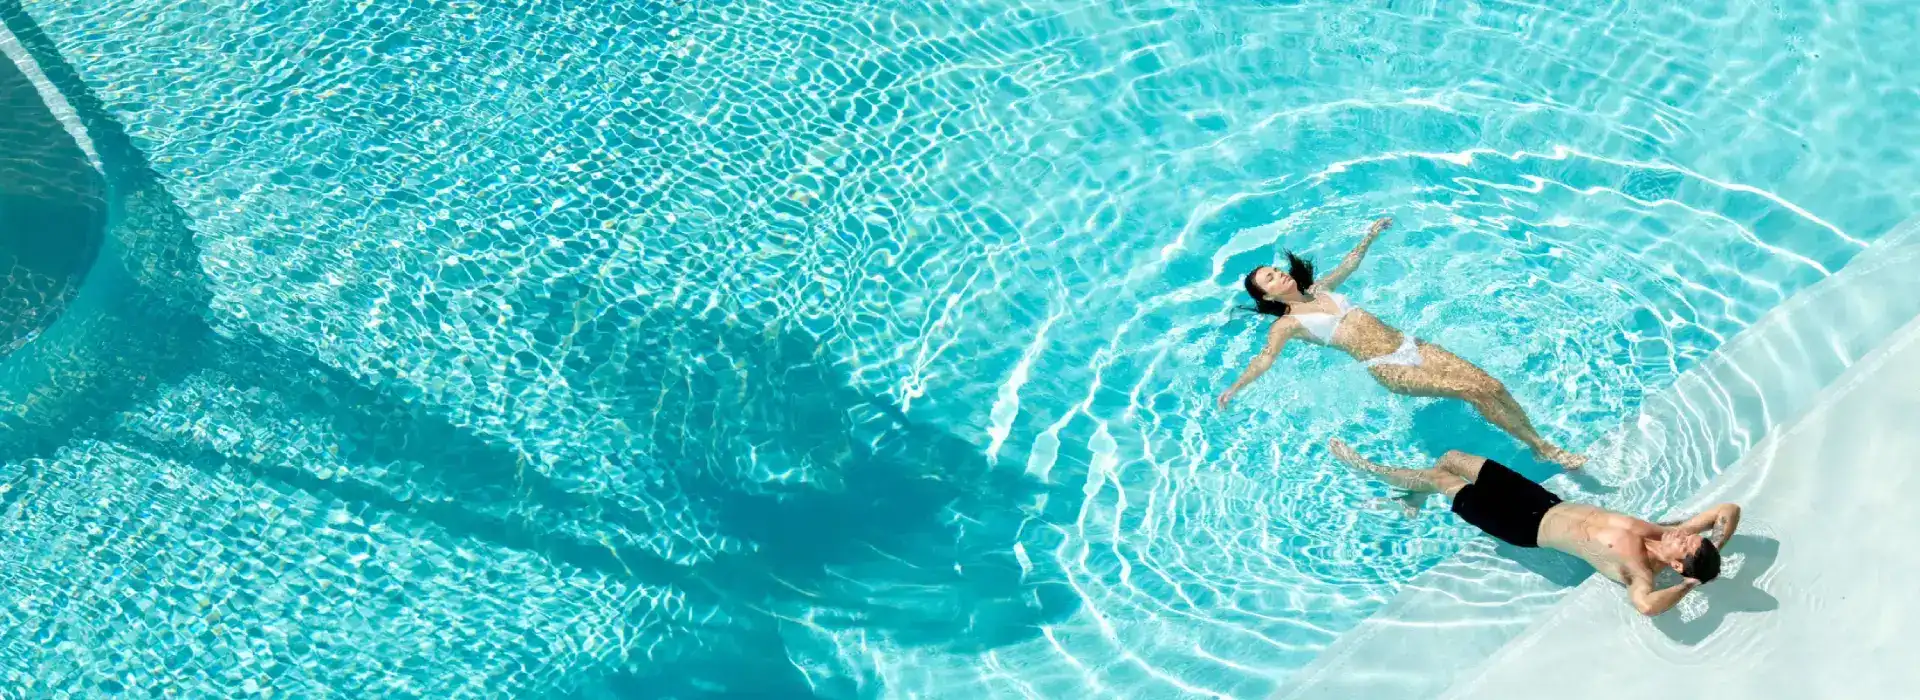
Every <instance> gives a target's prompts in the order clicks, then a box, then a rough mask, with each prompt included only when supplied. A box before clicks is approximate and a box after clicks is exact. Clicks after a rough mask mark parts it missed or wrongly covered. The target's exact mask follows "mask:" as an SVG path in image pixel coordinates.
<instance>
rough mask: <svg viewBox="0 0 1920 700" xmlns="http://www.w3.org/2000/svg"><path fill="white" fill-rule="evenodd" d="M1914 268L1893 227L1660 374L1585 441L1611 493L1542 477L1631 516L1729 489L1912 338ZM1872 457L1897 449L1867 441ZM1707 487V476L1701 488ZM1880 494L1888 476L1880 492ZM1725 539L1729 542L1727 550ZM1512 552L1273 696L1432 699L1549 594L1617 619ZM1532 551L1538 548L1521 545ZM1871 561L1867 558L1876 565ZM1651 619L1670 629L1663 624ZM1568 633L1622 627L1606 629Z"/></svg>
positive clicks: (1429, 592) (1761, 526)
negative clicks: (1690, 361) (1662, 378)
mask: <svg viewBox="0 0 1920 700" xmlns="http://www.w3.org/2000/svg"><path fill="white" fill-rule="evenodd" d="M1915 269H1920V220H1910V221H1908V222H1906V223H1904V224H1901V225H1900V226H1897V227H1895V228H1894V229H1893V230H1892V231H1890V232H1888V233H1887V234H1886V235H1885V236H1883V237H1881V238H1880V239H1879V240H1878V241H1877V242H1876V243H1875V244H1874V245H1873V246H1872V247H1871V248H1869V249H1868V250H1866V251H1863V252H1862V253H1860V254H1859V255H1857V256H1856V257H1855V258H1854V259H1853V260H1852V261H1851V262H1850V263H1849V264H1848V265H1847V266H1846V267H1845V268H1843V269H1841V270H1840V271H1839V272H1838V273H1837V274H1835V275H1833V276H1831V277H1829V278H1827V279H1825V280H1822V281H1821V282H1819V283H1817V284H1815V285H1813V286H1811V287H1809V288H1807V289H1806V290H1804V291H1802V292H1800V293H1799V294H1796V295H1795V296H1794V297H1792V298H1791V299H1788V300H1787V301H1786V302H1784V303H1782V304H1781V305H1780V306H1779V307H1777V308H1775V309H1774V310H1772V311H1770V312H1768V314H1767V315H1766V316H1764V317H1762V318H1761V319H1760V320H1759V321H1758V322H1756V323H1755V324H1754V325H1753V326H1751V327H1749V328H1748V329H1746V330H1745V331H1743V332H1742V333H1741V334H1740V335H1738V336H1736V337H1735V338H1733V339H1732V340H1730V341H1728V342H1727V344H1726V345H1725V346H1723V347H1722V348H1721V349H1720V350H1719V351H1718V352H1716V353H1715V354H1714V356H1713V357H1711V358H1709V359H1708V360H1706V361H1704V362H1702V363H1701V364H1700V365H1699V366H1697V367H1695V368H1694V369H1692V370H1689V371H1688V372H1687V373H1685V374H1684V375H1682V376H1681V377H1680V378H1679V379H1678V380H1676V381H1675V382H1674V384H1673V386H1671V387H1669V388H1668V389H1667V390H1665V391H1663V392H1661V393H1659V394H1657V395H1654V396H1650V397H1648V399H1647V401H1646V402H1645V404H1644V405H1643V408H1642V410H1641V412H1640V414H1639V415H1638V416H1636V417H1635V418H1634V419H1632V420H1630V421H1628V422H1627V423H1626V424H1625V425H1623V426H1621V427H1620V428H1619V429H1618V430H1616V431H1615V433H1614V434H1613V435H1611V436H1610V437H1609V438H1607V439H1606V440H1603V441H1602V443H1603V444H1601V445H1597V446H1596V449H1594V450H1593V453H1594V455H1595V464H1594V465H1593V466H1592V467H1590V469H1589V471H1591V472H1592V473H1593V475H1594V476H1595V477H1597V478H1598V479H1599V480H1600V481H1603V482H1606V483H1608V484H1613V485H1615V487H1616V490H1611V491H1608V490H1605V489H1596V488H1592V487H1591V486H1590V483H1591V482H1585V483H1583V482H1581V481H1577V480H1573V479H1570V478H1568V477H1566V476H1557V477H1555V478H1554V479H1552V480H1550V481H1549V482H1548V484H1549V486H1550V487H1551V488H1553V489H1555V490H1556V491H1559V492H1561V493H1563V494H1566V495H1567V496H1569V497H1570V498H1575V499H1579V500H1582V501H1586V502H1594V503H1600V504H1604V505H1606V506H1608V507H1611V508H1615V509H1619V510H1622V511H1625V512H1630V513H1636V514H1642V515H1649V514H1652V515H1663V514H1668V513H1670V512H1675V511H1676V507H1678V506H1683V505H1691V504H1692V503H1693V502H1694V501H1696V500H1699V499H1701V498H1715V499H1716V500H1725V499H1726V498H1729V497H1733V496H1731V495H1729V494H1731V492H1728V493H1727V494H1720V491H1721V488H1720V484H1721V483H1723V482H1729V480H1732V479H1736V478H1738V479H1749V478H1751V479H1758V478H1759V477H1761V476H1765V472H1766V471H1767V467H1766V466H1764V465H1771V464H1773V463H1774V461H1775V458H1774V457H1772V456H1770V450H1772V449H1773V447H1772V446H1773V445H1775V444H1776V442H1777V441H1770V439H1769V438H1770V436H1774V435H1779V434H1784V433H1783V430H1784V429H1785V428H1787V427H1788V426H1793V425H1795V424H1796V423H1797V422H1798V421H1800V419H1801V418H1802V417H1803V416H1809V415H1812V416H1814V417H1813V418H1809V419H1808V420H1817V419H1820V418H1821V417H1822V416H1825V415H1827V410H1826V409H1823V408H1819V407H1820V406H1824V405H1826V404H1827V403H1830V402H1831V399H1832V394H1833V391H1837V390H1841V389H1840V388H1839V387H1841V386H1842V385H1844V384H1846V383H1847V382H1849V381H1855V380H1856V379H1858V378H1859V377H1860V375H1861V373H1862V372H1868V371H1871V370H1870V368H1868V367H1867V366H1866V364H1862V363H1863V361H1865V360H1867V359H1868V358H1869V357H1870V356H1872V357H1874V358H1877V359H1876V360H1874V364H1875V366H1879V363H1883V362H1884V360H1885V358H1886V357H1888V356H1887V355H1886V354H1885V352H1879V354H1876V353H1877V350H1876V349H1878V348H1882V346H1885V345H1890V344H1896V345H1897V344H1902V343H1911V341H1912V338H1913V334H1914V330H1913V329H1912V328H1911V327H1909V325H1908V324H1909V322H1911V321H1913V320H1914V319H1915V318H1916V317H1920V276H1915V275H1914V274H1913V273H1912V271H1913V270H1915ZM1903 328H1904V330H1903ZM1890 338H1893V339H1894V340H1891V341H1890V340H1889V339H1890ZM1903 347H1904V346H1903ZM1915 354H1916V353H1915V352H1908V353H1907V355H1908V356H1909V357H1908V359H1907V360H1905V362H1906V363H1907V364H1911V363H1913V362H1914V359H1913V358H1912V357H1911V356H1912V355H1915ZM1895 364H1896V365H1898V364H1899V362H1896V363H1895ZM1856 365H1858V366H1856ZM1843 377H1844V378H1847V379H1844V380H1843ZM1865 381H1871V380H1865ZM1889 384H1890V385H1895V384H1896V382H1893V381H1889ZM1909 395H1914V394H1912V393H1911V392H1909ZM1885 403H1886V402H1885V401H1882V402H1881V404H1877V405H1884V404H1885ZM1888 410H1891V409H1888ZM1898 415H1901V414H1897V413H1893V414H1889V415H1888V417H1886V418H1882V419H1881V420H1883V421H1884V420H1896V419H1897V418H1896V417H1895V416H1898ZM1842 425H1844V423H1842ZM1862 425H1863V426H1865V425H1869V424H1866V423H1862ZM1871 425H1876V426H1877V425H1879V424H1877V423H1876V424H1871ZM1863 434H1866V433H1863ZM1902 439H1903V440H1904V439H1906V438H1902ZM1863 449H1864V448H1863ZM1874 454H1896V453H1891V452H1878V451H1877V450H1876V451H1875V452H1874ZM1909 454H1911V453H1909ZM1781 464H1792V465H1797V466H1796V467H1795V468H1796V469H1799V470H1801V471H1809V470H1812V471H1819V470H1825V469H1830V468H1833V464H1832V463H1831V462H1824V463H1823V462H1819V461H1817V460H1809V459H1801V460H1800V461H1793V462H1781ZM1755 465H1763V466H1760V467H1758V468H1755ZM1742 474H1754V475H1758V476H1751V477H1743V476H1741V475H1742ZM1722 475H1725V476H1724V477H1723V476H1722ZM1716 478H1719V480H1718V481H1716ZM1709 483H1713V484H1715V488H1714V489H1713V490H1710V491H1703V487H1706V486H1707V485H1708V484H1709ZM1729 483H1730V482H1729ZM1741 483H1745V482H1744V481H1743V482H1741ZM1862 488H1865V487H1864V486H1863V487H1862ZM1876 488H1885V487H1876ZM1893 491H1897V488H1895V489H1891V490H1889V491H1887V492H1888V493H1891V492H1893ZM1663 494H1665V495H1671V494H1689V495H1692V494H1700V495H1698V496H1694V497H1693V498H1689V499H1687V500H1686V502H1685V503H1675V502H1663V498H1664V496H1663ZM1715 494H1720V495H1718V496H1716V495H1715ZM1667 500H1671V499H1667ZM1844 502H1845V501H1838V502H1836V503H1844ZM1764 507H1766V506H1765V505H1764V504H1758V503H1756V504H1754V505H1753V508H1751V509H1750V515H1749V521H1750V523H1751V524H1749V525H1744V526H1743V530H1744V531H1745V532H1749V533H1752V534H1755V535H1758V534H1762V533H1764V532H1765V531H1766V530H1767V529H1768V528H1769V527H1770V525H1768V523H1771V522H1787V521H1784V520H1783V521H1775V520H1771V519H1769V518H1768V516H1765V515H1759V514H1757V510H1755V509H1763V508H1764ZM1834 507H1836V508H1838V507H1840V506H1837V505H1836V506H1834ZM1429 517H1432V516H1431V515H1430V516H1429ZM1441 517H1444V516H1441ZM1785 517H1791V516H1785ZM1872 531H1874V530H1867V531H1866V532H1872ZM1816 539H1818V540H1819V541H1824V540H1825V539H1827V538H1826V536H1816ZM1739 544H1740V543H1735V547H1734V549H1738V548H1739ZM1862 546H1865V543H1863V544H1862ZM1515 551H1518V550H1512V549H1510V548H1508V549H1506V550H1505V551H1502V550H1499V549H1496V547H1495V545H1494V544H1493V543H1492V541H1491V540H1488V539H1485V538H1480V539H1476V540H1474V541H1473V542H1472V543H1471V544H1469V545H1468V546H1467V547H1466V548H1465V549H1463V550H1462V551H1461V552H1460V553H1459V554H1457V555H1455V556H1454V557H1452V558H1450V559H1448V560H1447V561H1445V562H1443V563H1441V564H1440V565H1439V566H1437V567H1435V568H1434V569H1432V570H1430V571H1428V572H1426V573H1424V574H1421V575H1420V576H1418V577H1416V578H1415V579H1414V580H1412V581H1410V582H1409V583H1408V584H1407V586H1406V587H1405V588H1404V589H1403V590H1402V591H1401V593H1400V594H1399V595H1398V596H1396V597H1395V598H1394V600H1393V601H1391V602H1390V603H1388V605H1387V606H1386V607H1384V608H1382V609H1381V610H1380V611H1379V612H1378V613H1376V614H1375V615H1374V616H1373V617H1371V618H1369V619H1368V620H1367V621H1366V622H1363V623H1362V624H1360V625H1359V626H1357V627H1355V628H1354V629H1353V630H1351V631H1349V632H1348V633H1347V634H1345V635H1342V636H1341V637H1340V638H1339V639H1338V640H1336V641H1335V642H1334V644H1333V645H1332V646H1331V647H1329V648H1328V649H1327V650H1326V651H1325V652H1324V653H1322V654H1321V655H1320V656H1319V657H1318V658H1316V659H1315V660H1314V661H1313V662H1312V663H1310V664H1308V665H1307V666H1306V667H1305V668H1303V669H1301V671H1300V672H1299V673H1297V674H1296V675H1295V676H1294V677H1293V679H1292V681H1291V682H1289V683H1288V684H1287V689H1286V690H1284V691H1282V692H1281V693H1280V694H1279V695H1278V696H1277V697H1279V698H1285V699H1287V700H1317V699H1320V698H1361V697H1363V698H1368V699H1369V700H1395V699H1399V698H1407V699H1413V698H1433V697H1439V696H1442V695H1444V694H1446V693H1447V692H1448V690H1449V689H1450V688H1454V687H1455V686H1456V685H1458V684H1462V683H1463V682H1464V681H1467V680H1469V679H1478V678H1481V677H1482V674H1483V672H1485V671H1483V670H1484V669H1490V668H1492V667H1491V666H1489V664H1490V663H1494V664H1497V663H1499V662H1498V661H1490V659H1495V658H1496V657H1497V656H1498V657H1499V658H1505V656H1510V655H1512V654H1511V653H1509V654H1505V655H1503V652H1502V648H1503V647H1506V646H1507V645H1508V644H1509V642H1513V641H1514V640H1515V639H1517V638H1520V637H1521V636H1522V634H1523V633H1528V630H1529V628H1534V627H1535V625H1536V623H1537V622H1539V621H1541V620H1542V619H1543V618H1545V616H1547V615H1550V614H1551V615H1553V616H1554V619H1556V620H1558V619H1561V616H1562V613H1561V611H1560V610H1558V609H1556V606H1563V601H1564V606H1563V608H1565V609H1575V608H1578V607H1579V606H1583V605H1597V604H1598V603H1599V602H1606V603H1610V604H1611V605H1612V606H1614V607H1618V608H1619V609H1620V610H1622V611H1625V613H1626V614H1628V615H1631V613H1632V611H1631V609H1630V608H1628V607H1627V606H1626V605H1624V604H1622V603H1621V602H1620V600H1619V596H1620V595H1621V593H1620V592H1619V591H1618V590H1617V587H1614V586H1613V584H1611V582H1607V581H1604V580H1600V579H1597V578H1593V577H1591V576H1584V578H1583V577H1582V575H1583V574H1584V573H1586V572H1588V571H1590V569H1586V568H1584V567H1580V566H1578V565H1577V563H1575V562H1574V561H1573V560H1572V559H1571V558H1570V557H1569V558H1562V557H1560V556H1559V555H1557V554H1550V553H1543V552H1527V553H1526V555H1525V556H1524V557H1523V558H1524V559H1525V560H1526V561H1525V563H1522V561H1521V560H1519V559H1516V558H1514V557H1513V556H1512V554H1513V552H1515ZM1539 554H1545V555H1547V556H1544V557H1543V556H1534V555H1539ZM1875 570H1876V571H1878V570H1880V569H1879V567H1877V566H1876V567H1875ZM1803 575H1810V576H1811V575H1818V572H1817V571H1814V572H1806V573H1805V574H1803ZM1576 592H1577V593H1576ZM1569 594H1574V595H1573V596H1572V597H1569ZM1810 594H1812V593H1810ZM1609 596H1611V597H1609ZM1568 614H1574V615H1576V616H1577V613H1568ZM1596 614H1597V611H1596ZM1608 619H1612V618H1608ZM1676 619H1677V618H1676ZM1703 619H1707V618H1703ZM1629 622H1635V621H1629ZM1593 624H1595V625H1597V624H1598V623H1593ZM1615 624H1625V623H1615ZM1636 624H1638V625H1639V626H1640V627H1639V628H1638V629H1637V630H1636V631H1637V632H1638V633H1643V634H1654V635H1656V636H1657V635H1658V634H1659V633H1658V632H1656V631H1654V629H1653V628H1652V627H1650V623H1647V622H1645V621H1637V622H1636ZM1662 624H1663V625H1666V626H1671V623H1669V622H1667V621H1663V622H1662ZM1582 628H1583V629H1585V627H1584V626H1583V627H1582ZM1787 633H1791V632H1787ZM1582 634H1586V635H1608V634H1611V635H1615V636H1616V637H1618V638H1620V639H1626V638H1627V637H1624V636H1621V633H1619V632H1617V631H1612V630H1609V631H1591V630H1589V631H1586V632H1583V633H1582ZM1541 635H1548V636H1547V637H1542V638H1543V639H1544V638H1548V637H1551V635H1550V634H1548V633H1547V632H1534V633H1529V638H1532V637H1540V636H1541ZM1572 636H1573V635H1571V634H1569V635H1568V637H1569V638H1572ZM1551 638H1558V637H1551ZM1596 643H1599V641H1598V640H1596ZM1623 643H1624V642H1623ZM1711 643H1713V642H1709V644H1711ZM1540 644H1545V643H1544V642H1541V643H1540ZM1634 644H1638V645H1640V646H1645V644H1644V643H1641V642H1635V643H1634ZM1548 646H1549V648H1557V647H1551V645H1548ZM1540 653H1543V654H1544V653H1548V652H1540ZM1582 653H1587V652H1582ZM1600 653H1610V652H1600ZM1553 661H1554V663H1550V664H1544V665H1542V664H1534V665H1533V666H1532V668H1535V669H1552V671H1551V672H1553V673H1556V684H1555V686H1554V687H1555V688H1563V687H1565V686H1566V684H1565V683H1564V682H1559V681H1564V680H1565V677H1566V674H1567V673H1568V670H1569V669H1573V668H1578V666H1577V665H1569V664H1568V663H1567V662H1566V659H1565V658H1562V657H1555V658H1554V659H1553ZM1686 663H1696V662H1693V661H1688V662H1686ZM1623 668H1624V667H1623ZM1789 668H1791V667H1789ZM1507 677H1508V676H1504V675H1503V676H1486V678H1488V679H1489V680H1488V681H1487V682H1490V683H1494V684H1495V685H1499V684H1500V683H1501V682H1503V681H1501V680H1499V679H1502V678H1507ZM1528 680H1529V681H1533V682H1537V680H1538V679H1531V678H1530V679H1528ZM1614 680H1617V679H1614ZM1607 682H1611V680H1605V679H1596V683H1597V684H1598V685H1594V686H1583V687H1593V688H1613V687H1614V686H1611V685H1606V684H1605V683H1607ZM1495 685H1486V686H1482V685H1480V683H1479V681H1475V686H1474V687H1477V688H1480V689H1481V690H1480V691H1478V692H1476V693H1475V694H1472V695H1471V697H1482V694H1480V693H1485V692H1492V691H1491V690H1490V689H1491V688H1493V687H1495ZM1528 687H1533V686H1528ZM1596 692H1598V691H1597V690H1596ZM1608 692H1610V693H1611V692H1613V691H1612V690H1609V691H1608ZM1461 697H1468V696H1464V695H1463V696H1461ZM1743 697H1744V696H1743Z"/></svg>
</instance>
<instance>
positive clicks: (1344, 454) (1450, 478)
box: [1327, 438, 1486, 516]
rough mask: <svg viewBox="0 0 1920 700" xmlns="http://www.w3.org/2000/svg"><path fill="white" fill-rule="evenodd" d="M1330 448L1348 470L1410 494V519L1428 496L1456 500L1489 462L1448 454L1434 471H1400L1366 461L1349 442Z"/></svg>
mask: <svg viewBox="0 0 1920 700" xmlns="http://www.w3.org/2000/svg"><path fill="white" fill-rule="evenodd" d="M1327 446H1328V447H1329V448H1330V449H1332V450H1333V456H1334V457H1335V458H1337V459H1339V460H1340V461H1341V462H1342V463H1345V464H1346V465H1347V466H1349V467H1352V468H1354V469H1355V470H1357V471H1361V472H1365V473H1367V474H1371V475H1373V476H1375V477H1377V478H1379V479H1380V480H1381V481H1385V482H1387V484H1388V485H1391V486H1393V487H1394V488H1397V489H1401V490H1404V491H1407V492H1409V493H1408V494H1407V495H1405V496H1401V497H1400V502H1401V503H1402V504H1403V505H1404V506H1405V507H1406V510H1407V515H1409V516H1411V515H1413V514H1415V513H1417V512H1419V510H1420V506H1421V504H1423V503H1425V502H1426V500H1427V496H1430V495H1433V494H1436V493H1443V494H1446V495H1447V496H1448V497H1452V496H1453V495H1454V494H1456V493H1459V492H1460V489H1463V488H1466V487H1467V484H1468V483H1469V482H1471V481H1472V478H1470V477H1469V474H1470V475H1471V476H1472V477H1478V476H1479V475H1480V465H1481V464H1483V463H1485V462H1486V460H1485V459H1481V458H1477V457H1474V456H1473V455H1469V454H1466V453H1464V452H1448V453H1447V454H1446V455H1445V456H1442V457H1441V458H1440V461H1438V462H1435V463H1434V465H1433V468H1432V469H1397V468H1394V467H1389V466H1386V465H1384V464H1380V463H1378V462H1373V461H1369V460H1367V459H1364V458H1362V457H1361V456H1360V455H1359V454H1357V453H1355V452H1354V451H1353V448H1351V447H1348V446H1347V443H1346V442H1344V441H1342V440H1340V439H1338V438H1335V439H1334V440H1332V441H1330V442H1328V443H1327Z"/></svg>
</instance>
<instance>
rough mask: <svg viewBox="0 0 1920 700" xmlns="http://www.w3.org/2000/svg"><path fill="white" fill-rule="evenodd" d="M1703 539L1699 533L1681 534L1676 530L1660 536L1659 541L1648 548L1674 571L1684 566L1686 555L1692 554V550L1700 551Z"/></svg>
mask: <svg viewBox="0 0 1920 700" xmlns="http://www.w3.org/2000/svg"><path fill="white" fill-rule="evenodd" d="M1703 541H1705V540H1704V539H1702V538H1701V537H1700V536H1699V535H1683V534H1680V533H1677V532H1669V533H1667V534H1665V535H1661V536H1660V541H1659V542H1658V543H1656V544H1655V546H1654V547H1651V548H1650V549H1651V550H1652V551H1651V552H1650V553H1651V554H1653V555H1654V556H1655V557H1657V558H1659V559H1660V561H1661V562H1663V563H1665V564H1666V565H1667V566H1669V567H1672V568H1673V570H1674V571H1679V570H1681V569H1682V568H1685V566H1684V564H1683V563H1684V562H1685V561H1686V560H1687V557H1690V556H1693V553H1694V552H1697V551H1700V543H1701V542H1703Z"/></svg>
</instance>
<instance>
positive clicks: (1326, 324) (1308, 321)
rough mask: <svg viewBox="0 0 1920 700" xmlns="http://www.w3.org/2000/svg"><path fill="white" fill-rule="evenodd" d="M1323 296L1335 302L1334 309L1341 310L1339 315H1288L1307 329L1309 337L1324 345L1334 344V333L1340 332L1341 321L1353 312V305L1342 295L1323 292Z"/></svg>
mask: <svg viewBox="0 0 1920 700" xmlns="http://www.w3.org/2000/svg"><path fill="white" fill-rule="evenodd" d="M1322 294H1325V295H1326V296H1327V298H1328V299H1332V300H1333V306H1334V308H1336V309H1339V311H1338V312H1337V313H1331V314H1326V313H1306V314H1288V315H1289V316H1292V317H1293V320H1295V321H1298V322H1299V323H1300V327H1301V328H1305V329H1307V335H1311V336H1313V337H1315V338H1318V339H1319V340H1320V342H1322V343H1332V342H1333V332H1334V331H1337V330H1340V321H1342V320H1344V319H1346V317H1347V312H1348V311H1352V310H1353V304H1352V303H1351V302H1348V301H1347V298H1346V297H1345V296H1343V295H1340V294H1335V293H1333V292H1322Z"/></svg>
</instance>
